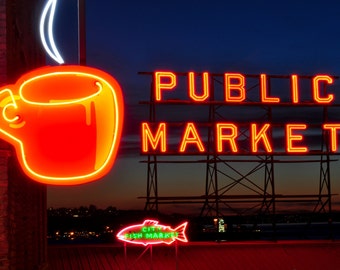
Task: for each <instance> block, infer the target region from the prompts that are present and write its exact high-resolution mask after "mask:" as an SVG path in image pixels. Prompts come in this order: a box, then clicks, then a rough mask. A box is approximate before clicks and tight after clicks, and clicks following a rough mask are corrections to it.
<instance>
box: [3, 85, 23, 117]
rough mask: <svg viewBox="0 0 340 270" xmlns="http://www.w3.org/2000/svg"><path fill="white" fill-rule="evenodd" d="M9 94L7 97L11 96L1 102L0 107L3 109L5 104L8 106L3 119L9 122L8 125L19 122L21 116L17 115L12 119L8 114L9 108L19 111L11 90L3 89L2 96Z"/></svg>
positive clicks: (4, 110) (5, 107)
mask: <svg viewBox="0 0 340 270" xmlns="http://www.w3.org/2000/svg"><path fill="white" fill-rule="evenodd" d="M5 93H7V95H9V96H8V97H7V98H4V99H3V100H2V101H1V102H0V107H2V105H3V103H5V104H6V105H5V106H4V108H3V110H2V117H3V118H4V119H5V120H6V121H7V122H8V123H13V122H16V121H18V120H19V116H18V115H15V116H14V117H10V116H9V113H8V112H7V110H8V109H9V108H12V110H13V109H15V110H16V109H18V105H17V103H16V102H15V99H14V95H13V92H12V90H11V89H8V88H6V89H3V90H2V91H0V95H2V94H5Z"/></svg>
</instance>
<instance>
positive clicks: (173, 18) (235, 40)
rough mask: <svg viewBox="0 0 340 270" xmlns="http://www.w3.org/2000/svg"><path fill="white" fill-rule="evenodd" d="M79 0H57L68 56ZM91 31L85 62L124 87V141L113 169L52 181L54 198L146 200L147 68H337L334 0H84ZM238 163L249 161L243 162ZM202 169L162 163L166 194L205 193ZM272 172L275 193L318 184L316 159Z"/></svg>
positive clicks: (58, 33)
mask: <svg viewBox="0 0 340 270" xmlns="http://www.w3.org/2000/svg"><path fill="white" fill-rule="evenodd" d="M76 2H77V1H76V0H59V1H58V6H57V10H56V18H55V41H56V44H57V47H58V48H59V50H60V52H61V54H62V55H63V56H64V59H65V62H66V63H67V64H73V63H77V25H76V17H77V13H76ZM86 38H87V65H89V66H93V67H97V68H100V69H103V70H105V71H106V72H108V73H110V74H111V75H112V76H113V77H115V78H116V79H117V80H118V81H119V82H120V84H121V87H122V89H123V93H124V99H125V106H126V108H125V109H126V112H125V123H124V124H125V126H124V136H123V138H122V142H121V151H120V154H119V156H118V158H117V161H116V163H115V165H114V167H113V169H112V171H111V173H110V174H109V175H108V176H106V177H105V178H104V179H102V180H100V181H96V182H94V183H90V184H85V185H82V186H75V187H52V186H51V187H48V206H52V207H60V206H67V207H77V206H81V205H89V204H94V205H97V206H98V207H106V206H109V205H112V206H116V207H117V208H119V209H129V208H137V209H142V208H143V207H144V201H143V200H138V199H137V197H138V196H145V195H146V180H147V167H146V164H144V163H141V162H140V161H141V160H143V159H145V158H143V157H141V156H140V154H139V140H140V138H139V136H140V134H139V124H140V121H141V120H147V119H146V118H145V117H147V112H148V108H147V107H146V106H143V105H140V104H139V102H140V101H145V100H148V98H149V94H150V93H149V91H150V82H151V81H150V77H148V76H142V75H138V72H140V71H155V70H159V69H162V70H172V71H177V72H188V71H196V72H203V71H209V72H211V73H213V72H214V73H224V72H239V73H243V74H260V73H266V74H280V75H290V74H300V75H316V74H329V75H340V2H339V1H336V0H333V1H327V0H326V1H318V0H317V1H292V0H285V1H250V0H249V1H248V0H246V1H191V0H189V1H177V0H173V1H170V2H169V1H167V2H163V1H111V0H100V1H92V0H87V1H86ZM48 61H49V62H50V60H48ZM51 64H53V65H54V63H53V62H51ZM337 84H338V86H337V87H338V89H339V91H340V87H339V86H340V85H339V83H338V82H337ZM334 87H336V85H335V86H334ZM336 94H337V93H336ZM338 95H339V96H340V92H339V94H338ZM338 100H339V99H338ZM287 110H289V109H288V108H287ZM183 113H186V112H185V111H184V112H183ZM306 119H307V118H306ZM193 120H195V119H193ZM306 121H308V120H306ZM336 158H337V157H335V159H336ZM331 165H332V167H331V175H332V193H340V179H339V178H340V169H339V161H336V162H332V164H331ZM238 166H239V167H240V168H239V169H240V170H243V169H244V170H247V169H248V168H247V166H248V165H245V164H244V163H243V164H241V165H238ZM205 173H206V171H205V167H204V166H202V165H197V164H185V165H183V164H175V165H172V164H166V165H162V166H160V168H159V174H158V180H159V195H160V196H165V195H203V194H204V191H205V190H204V188H205ZM258 177H259V183H262V182H261V181H263V180H261V176H258ZM275 177H276V179H275V180H276V192H277V193H278V194H312V193H317V191H318V181H319V164H318V163H311V164H310V163H308V164H305V163H297V164H289V165H287V164H278V165H277V166H276V167H275ZM238 192H239V193H242V190H240V191H238ZM236 193H237V192H236ZM336 200H337V201H339V199H336ZM336 200H335V201H336ZM335 206H336V204H335ZM178 207H182V206H178ZM195 207H196V208H200V206H199V205H197V206H195Z"/></svg>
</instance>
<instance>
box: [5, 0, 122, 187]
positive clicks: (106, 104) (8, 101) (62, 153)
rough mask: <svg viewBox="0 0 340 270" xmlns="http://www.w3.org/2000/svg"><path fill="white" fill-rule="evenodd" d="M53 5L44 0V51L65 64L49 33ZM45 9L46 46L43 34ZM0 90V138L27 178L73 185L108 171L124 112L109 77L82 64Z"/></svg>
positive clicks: (38, 73)
mask: <svg viewBox="0 0 340 270" xmlns="http://www.w3.org/2000/svg"><path fill="white" fill-rule="evenodd" d="M55 5H56V0H49V1H48V2H47V4H46V6H45V9H44V11H43V15H42V19H41V27H40V30H41V33H42V34H41V37H42V40H43V44H44V46H45V47H47V49H46V50H47V52H48V53H49V54H50V55H53V56H54V57H53V58H54V59H55V60H57V61H58V62H60V63H63V60H62V58H61V56H60V54H59V53H58V52H57V50H56V47H55V44H54V41H53V35H52V33H51V31H52V27H51V25H52V21H53V15H54V10H55ZM48 12H50V13H49V14H50V17H49V18H50V19H49V26H48V29H49V34H48V37H49V45H48V43H47V42H46V41H45V35H44V34H43V32H44V31H43V28H44V27H43V25H44V21H45V20H46V18H47V14H48ZM49 46H50V47H51V48H49ZM0 94H1V96H2V101H1V102H0V111H1V113H2V117H1V119H0V137H1V138H2V139H4V140H6V141H8V142H10V143H11V144H13V146H14V148H15V150H16V153H17V156H18V160H19V163H20V165H21V167H22V169H23V171H24V172H25V174H26V175H27V176H29V177H30V178H32V179H33V180H36V181H38V182H41V183H46V184H57V185H73V184H82V183H86V182H89V181H93V180H97V179H99V178H100V177H102V176H104V175H105V174H107V173H108V171H109V170H110V169H111V167H112V165H113V163H114V160H115V157H116V155H117V151H118V146H119V141H120V137H121V132H122V126H123V113H124V108H123V96H122V91H121V88H120V86H119V84H118V82H117V81H116V80H115V79H114V78H113V77H112V76H110V75H109V74H107V73H105V72H103V71H101V70H98V69H95V68H91V67H85V66H76V65H74V66H71V65H62V66H51V67H42V68H40V69H37V70H34V71H31V72H29V73H27V74H24V75H23V76H21V77H20V78H19V80H18V81H17V82H16V83H15V84H14V85H6V86H5V87H3V88H1V89H0Z"/></svg>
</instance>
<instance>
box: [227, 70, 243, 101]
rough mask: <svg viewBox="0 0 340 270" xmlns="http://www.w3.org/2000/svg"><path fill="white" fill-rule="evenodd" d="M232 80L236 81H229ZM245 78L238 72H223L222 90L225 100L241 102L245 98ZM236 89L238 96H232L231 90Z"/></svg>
mask: <svg viewBox="0 0 340 270" xmlns="http://www.w3.org/2000/svg"><path fill="white" fill-rule="evenodd" d="M232 80H237V81H238V83H231V81H232ZM244 86H245V79H244V76H243V75H242V74H239V73H225V74H224V90H225V101H230V102H242V101H243V100H245V99H246V90H245V89H244ZM232 90H234V91H238V93H239V94H238V96H232V95H231V91H232Z"/></svg>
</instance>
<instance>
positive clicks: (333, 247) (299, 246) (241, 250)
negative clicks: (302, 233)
mask: <svg viewBox="0 0 340 270" xmlns="http://www.w3.org/2000/svg"><path fill="white" fill-rule="evenodd" d="M151 251H152V252H151ZM151 254H152V256H151ZM339 254H340V241H315V240H306V241H295V240H294V241H278V242H274V241H273V242H270V241H268V242H266V241H241V242H219V243H218V242H192V243H180V244H178V247H177V256H176V246H175V245H173V246H166V245H161V246H153V247H152V249H151V248H150V247H144V246H132V245H131V244H130V245H127V246H126V256H125V249H124V245H123V244H106V245H104V244H103V245H50V246H49V247H48V263H49V268H48V269H50V270H68V269H70V270H71V269H72V270H77V269H81V270H87V269H88V270H101V269H103V270H109V269H124V270H125V269H133V270H138V269H140V270H144V269H148V270H149V269H153V270H157V269H161V270H167V269H183V270H191V269H192V270H193V269H199V270H205V269H213V270H219V269H221V270H222V269H228V270H233V269H235V270H236V269H240V270H243V269H246V270H250V269H261V270H266V269H268V270H269V269H270V270H273V269H275V270H279V269H282V270H285V269H287V270H288V269H289V270H293V269H296V270H304V269H306V270H313V269H315V270H320V269H322V270H328V269H332V270H334V269H338V267H339V265H340V256H339Z"/></svg>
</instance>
